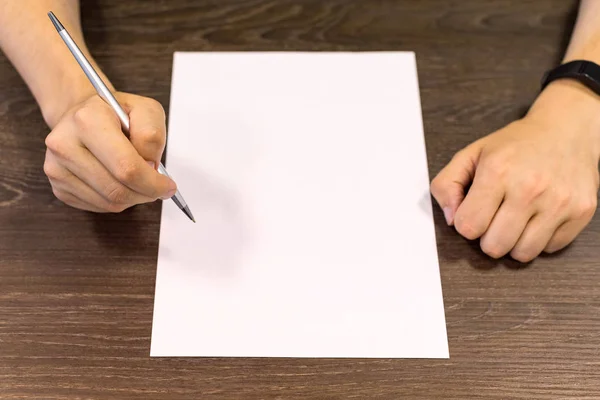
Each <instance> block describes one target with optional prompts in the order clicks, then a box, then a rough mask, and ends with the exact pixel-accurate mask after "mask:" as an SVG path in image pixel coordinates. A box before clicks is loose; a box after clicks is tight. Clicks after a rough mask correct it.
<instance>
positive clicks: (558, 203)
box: [554, 190, 573, 211]
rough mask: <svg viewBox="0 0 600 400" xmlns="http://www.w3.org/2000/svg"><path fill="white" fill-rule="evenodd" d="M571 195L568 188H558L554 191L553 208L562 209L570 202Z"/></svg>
mask: <svg viewBox="0 0 600 400" xmlns="http://www.w3.org/2000/svg"><path fill="white" fill-rule="evenodd" d="M572 197H573V195H572V194H571V192H570V191H568V190H558V191H556V192H555V193H554V204H555V208H556V209H557V210H559V211H563V210H565V209H566V208H568V207H569V205H570V204H571V201H572Z"/></svg>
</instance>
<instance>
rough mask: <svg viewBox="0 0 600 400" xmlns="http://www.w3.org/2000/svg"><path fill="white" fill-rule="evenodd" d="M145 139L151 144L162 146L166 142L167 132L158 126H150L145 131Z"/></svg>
mask: <svg viewBox="0 0 600 400" xmlns="http://www.w3.org/2000/svg"><path fill="white" fill-rule="evenodd" d="M144 140H145V141H146V142H148V143H149V144H153V145H157V146H162V145H163V144H164V142H165V132H164V131H163V130H162V129H160V128H157V127H152V128H148V129H146V131H145V132H144Z"/></svg>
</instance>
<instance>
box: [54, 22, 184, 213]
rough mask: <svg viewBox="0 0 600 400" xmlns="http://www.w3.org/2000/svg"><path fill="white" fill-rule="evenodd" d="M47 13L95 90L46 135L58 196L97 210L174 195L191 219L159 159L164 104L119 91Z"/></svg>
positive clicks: (163, 126)
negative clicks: (115, 89)
mask: <svg viewBox="0 0 600 400" xmlns="http://www.w3.org/2000/svg"><path fill="white" fill-rule="evenodd" d="M49 17H50V19H51V20H52V22H53V23H54V26H55V27H56V29H57V31H58V32H59V34H60V36H61V38H62V39H63V40H64V42H65V44H66V45H67V47H68V48H69V50H70V51H71V53H72V54H73V56H74V57H75V60H76V61H77V62H78V63H79V65H80V66H81V68H82V69H83V71H84V72H85V75H86V76H87V78H88V79H89V80H90V83H91V85H93V87H94V89H95V90H96V92H97V95H91V96H90V97H89V98H87V99H85V100H83V101H82V102H80V103H78V104H76V105H75V106H74V107H72V108H71V109H70V110H68V111H66V112H65V113H64V114H63V115H62V117H61V118H60V121H59V122H58V123H57V124H56V126H54V129H53V130H52V132H51V133H50V135H48V137H47V139H46V145H47V147H48V150H47V153H46V161H45V164H44V171H45V172H46V174H47V175H48V177H49V179H50V182H51V184H52V188H53V191H54V193H55V195H56V196H57V197H58V198H59V199H60V200H62V201H63V202H65V203H67V204H69V205H71V206H73V207H76V208H80V209H84V210H89V211H94V212H120V211H122V210H124V209H126V208H129V207H131V206H133V205H136V204H140V203H147V202H151V201H155V200H156V199H158V198H161V199H169V198H172V199H173V201H174V202H175V203H176V204H177V206H179V208H180V209H182V211H183V212H184V213H185V214H186V215H187V216H188V217H189V218H190V219H191V220H192V221H193V220H194V219H193V216H192V214H191V212H190V210H189V207H187V205H186V203H185V201H184V200H183V197H182V196H181V194H180V193H179V192H178V191H177V186H176V184H175V182H174V181H173V180H172V179H171V178H170V177H169V176H168V174H167V172H166V170H165V169H164V166H163V165H162V164H161V163H160V158H161V156H162V153H163V150H164V147H165V140H166V126H165V114H164V110H163V108H162V106H161V105H160V104H159V103H158V102H157V101H155V100H152V99H149V98H145V97H141V96H136V95H132V94H126V93H117V94H116V96H115V95H114V94H113V93H112V92H111V91H110V90H109V88H108V87H107V86H106V84H105V83H104V82H103V80H102V79H101V78H100V76H99V75H98V74H97V73H96V71H95V70H94V68H93V67H92V66H91V64H90V63H89V61H88V60H87V59H86V57H85V56H84V55H83V53H82V52H81V51H80V49H79V48H78V47H77V45H76V44H75V42H74V40H73V39H72V38H71V37H70V36H69V34H68V33H67V31H66V30H65V29H64V27H63V26H62V24H61V23H60V22H59V21H58V19H57V18H56V17H55V16H54V15H53V14H52V13H49ZM122 106H123V107H124V108H122ZM125 110H127V112H126V111H125ZM123 132H125V133H128V134H129V139H128V138H127V137H126V136H125V135H124V133H123Z"/></svg>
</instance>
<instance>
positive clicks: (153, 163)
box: [146, 161, 156, 169]
mask: <svg viewBox="0 0 600 400" xmlns="http://www.w3.org/2000/svg"><path fill="white" fill-rule="evenodd" d="M146 162H147V163H148V165H149V166H151V167H152V169H156V163H155V162H154V161H146Z"/></svg>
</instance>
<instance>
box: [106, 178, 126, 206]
mask: <svg viewBox="0 0 600 400" xmlns="http://www.w3.org/2000/svg"><path fill="white" fill-rule="evenodd" d="M104 193H105V197H106V200H108V202H109V204H110V205H123V204H126V203H127V200H128V197H129V194H128V190H127V189H126V188H125V187H124V186H123V185H121V184H118V183H115V184H113V185H110V186H109V187H108V188H106V191H105V192H104Z"/></svg>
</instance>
